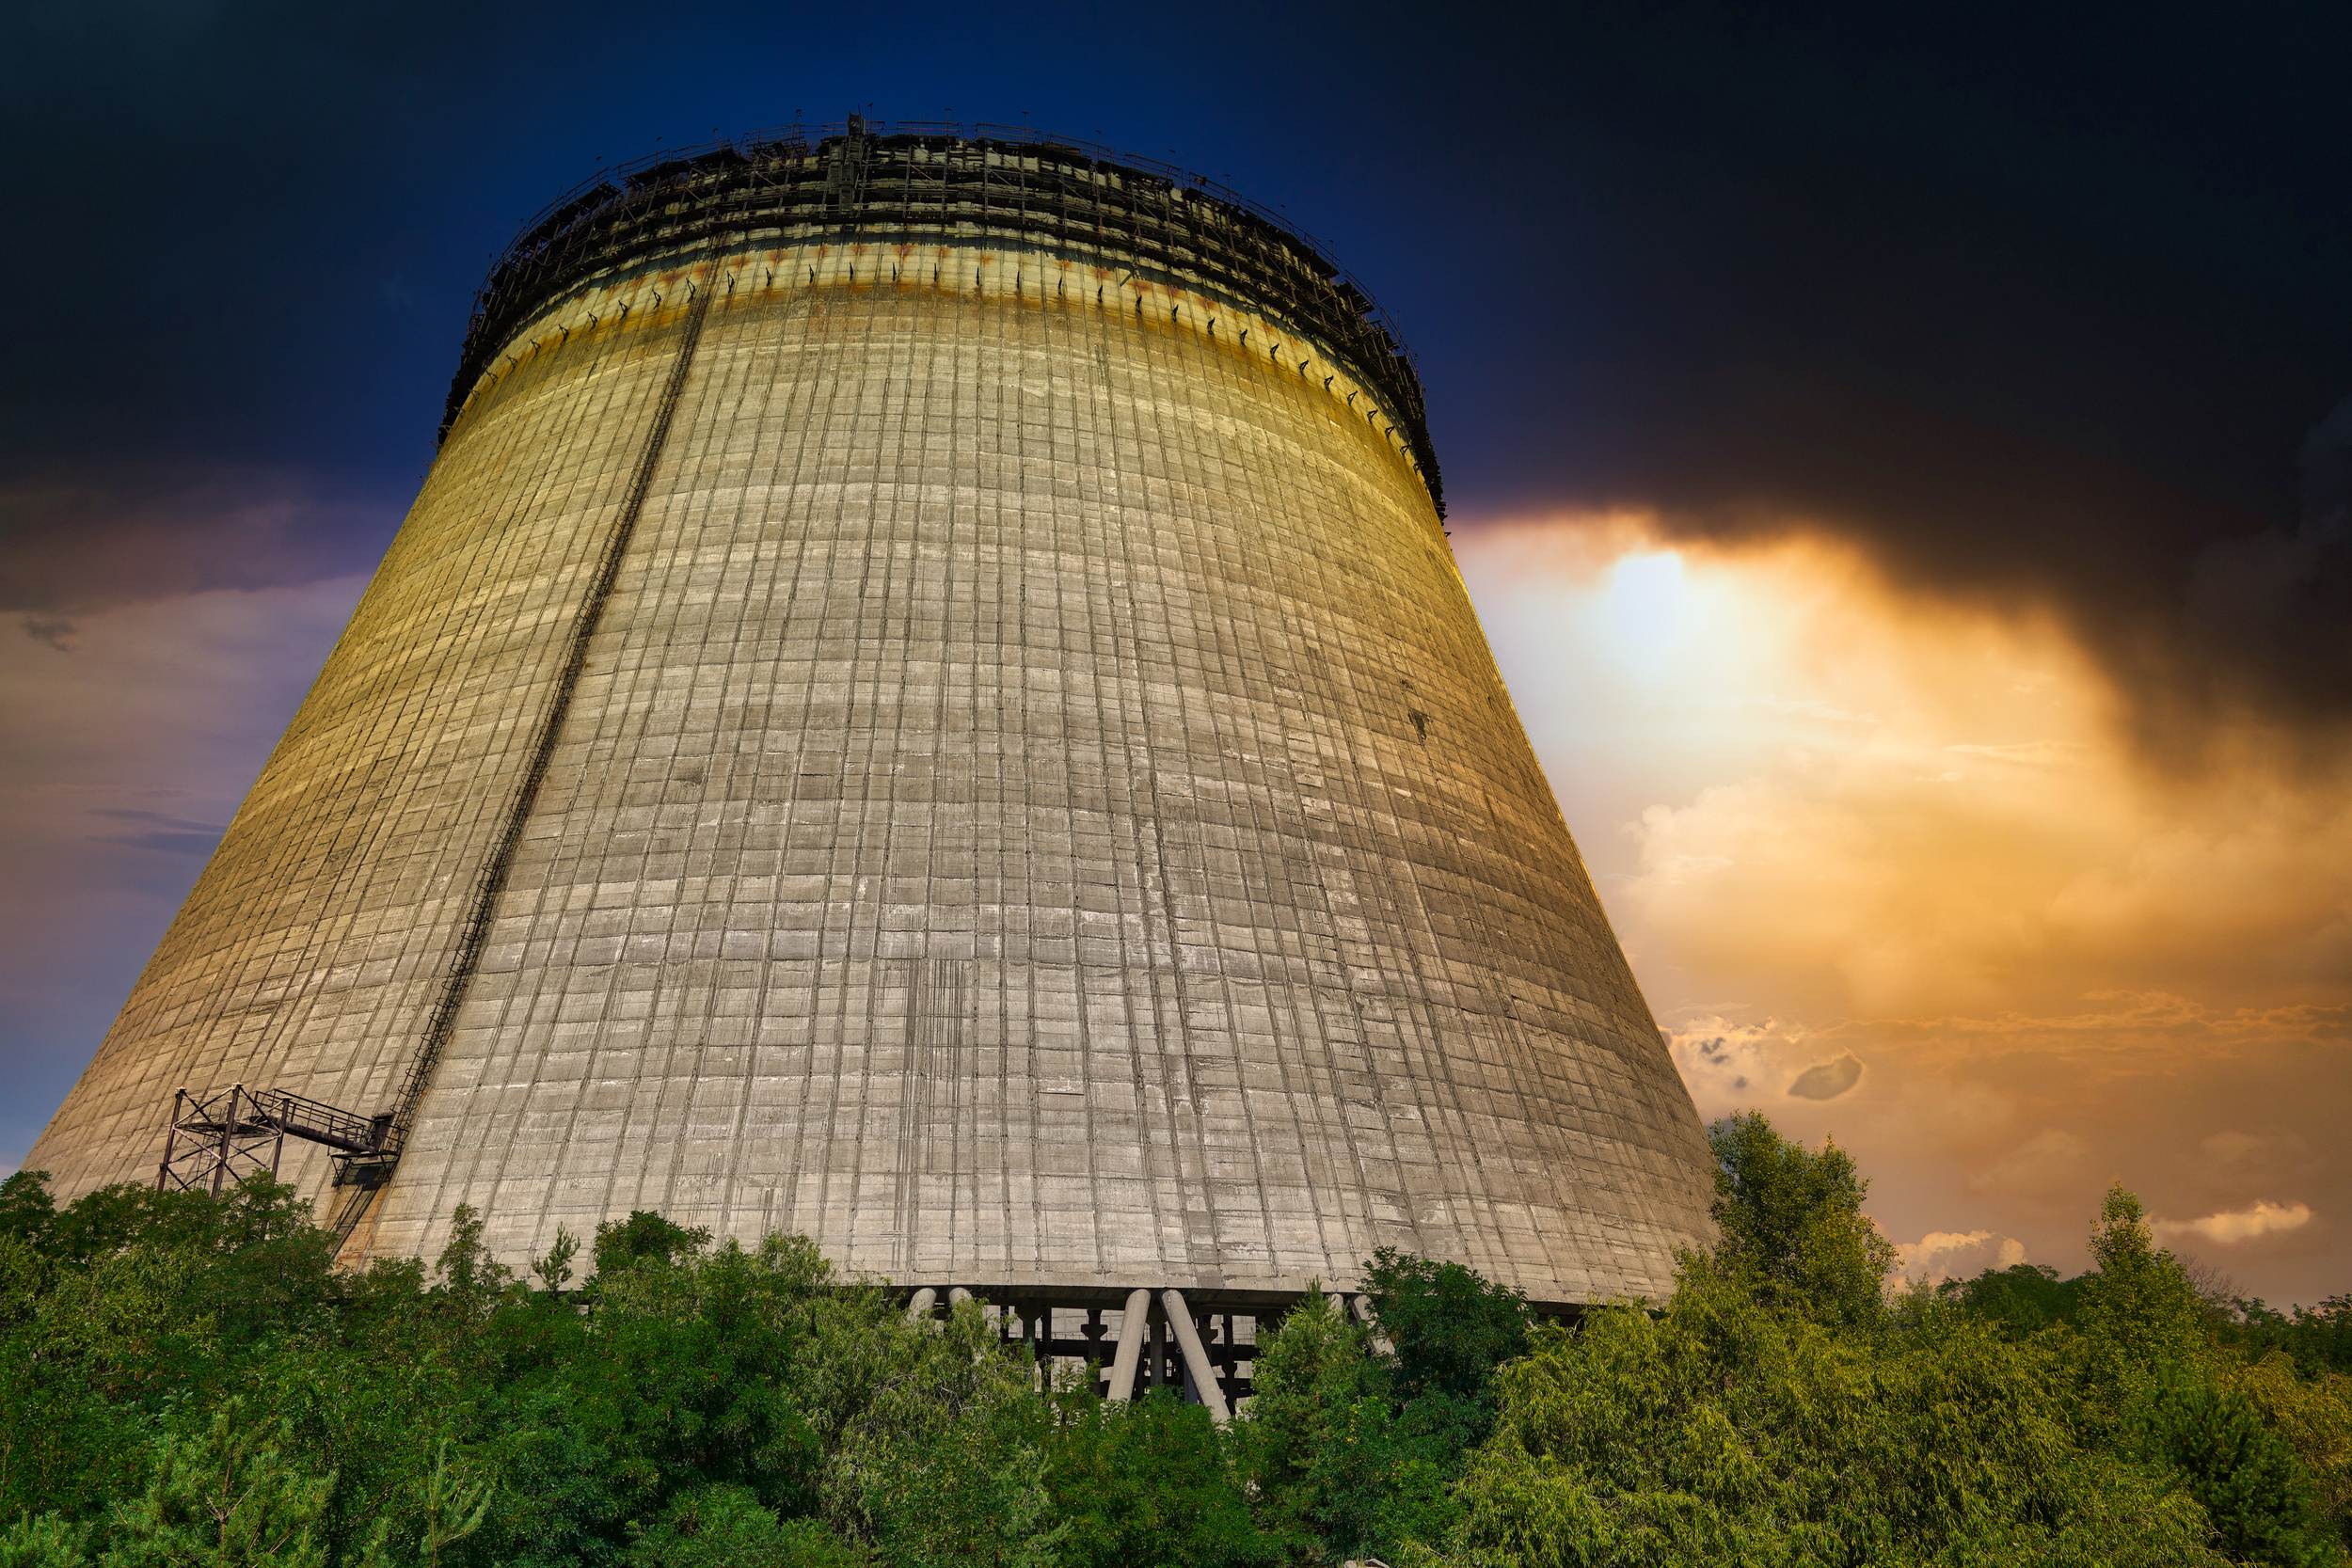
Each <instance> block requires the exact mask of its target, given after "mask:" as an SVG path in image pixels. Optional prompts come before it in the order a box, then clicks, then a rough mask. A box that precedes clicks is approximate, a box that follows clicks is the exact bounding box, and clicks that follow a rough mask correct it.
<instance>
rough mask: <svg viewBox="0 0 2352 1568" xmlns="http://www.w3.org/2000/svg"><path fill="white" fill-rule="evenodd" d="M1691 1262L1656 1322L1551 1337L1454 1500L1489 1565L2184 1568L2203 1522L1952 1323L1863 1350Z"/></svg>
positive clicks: (2031, 1367)
mask: <svg viewBox="0 0 2352 1568" xmlns="http://www.w3.org/2000/svg"><path fill="white" fill-rule="evenodd" d="M1775 1295H1776V1292H1772V1291H1769V1290H1767V1289H1766V1288H1765V1287H1764V1286H1763V1284H1762V1282H1761V1281H1759V1280H1758V1279H1757V1277H1756V1275H1755V1274H1754V1273H1752V1272H1750V1271H1748V1270H1745V1269H1726V1268H1724V1267H1722V1266H1721V1265H1718V1264H1716V1263H1714V1262H1713V1261H1712V1260H1710V1259H1705V1258H1691V1259H1686V1260H1685V1269H1684V1274H1683V1278H1682V1283H1681V1288H1680V1289H1679V1290H1678V1291H1677V1292H1676V1295H1675V1298H1674V1301H1673V1302H1672V1304H1671V1305H1670V1306H1669V1307H1667V1309H1666V1310H1665V1312H1664V1313H1663V1314H1662V1315H1661V1316H1659V1317H1656V1318H1653V1317H1651V1316H1650V1315H1649V1314H1647V1313H1645V1312H1642V1311H1639V1310H1636V1309H1634V1308H1630V1307H1616V1308H1611V1309H1607V1310H1603V1311H1600V1312H1597V1313H1595V1314H1593V1315H1592V1316H1591V1317H1590V1318H1589V1319H1588V1320H1587V1322H1586V1323H1585V1324H1584V1325H1583V1327H1582V1328H1581V1330H1579V1331H1577V1332H1574V1333H1570V1332H1566V1331H1562V1330H1556V1329H1554V1330H1546V1331H1543V1332H1542V1333H1541V1334H1540V1336H1539V1339H1538V1343H1537V1347H1536V1350H1535V1352H1534V1354H1532V1355H1530V1356H1529V1357H1528V1358H1527V1359H1526V1360H1524V1361H1521V1362H1519V1363H1518V1364H1516V1365H1514V1366H1512V1367H1510V1368H1507V1369H1505V1370H1504V1371H1503V1372H1502V1376H1501V1382H1502V1405H1503V1417H1502V1427H1501V1429H1500V1430H1499V1431H1498V1433H1497V1434H1496V1438H1495V1440H1494V1441H1493V1442H1492V1443H1490V1444H1489V1445H1487V1447H1486V1449H1484V1450H1482V1451H1481V1453H1480V1455H1479V1457H1478V1459H1477V1461H1476V1462H1475V1463H1474V1464H1473V1465H1472V1466H1471V1469H1470V1475H1469V1476H1468V1477H1467V1478H1466V1480H1465V1481H1464V1483H1463V1486H1462V1495H1463V1501H1464V1503H1465V1504H1466V1512H1467V1521H1466V1524H1465V1527H1464V1531H1463V1540H1464V1543H1465V1544H1467V1545H1469V1546H1470V1547H1472V1548H1473V1549H1476V1550H1479V1551H1484V1552H1486V1553H1488V1554H1491V1555H1492V1556H1493V1557H1494V1559H1495V1560H1498V1561H1515V1560H1516V1561H1524V1562H1528V1563H1536V1562H1544V1563H1553V1562H1557V1563H1647V1562H1657V1563H1702V1562H1705V1563H1714V1562H1721V1563H1734V1562H1768V1563H1770V1562H1789V1563H1795V1562H1809V1561H1824V1562H1827V1561H1839V1562H1843V1561H1928V1560H1935V1561H1945V1562H1986V1563H1992V1562H2007V1561H2018V1560H2059V1561H2066V1560H2074V1561H2107V1560H2119V1561H2135V1562H2145V1563H2159V1562H2165V1563H2196V1562H2205V1561H2209V1560H2211V1559H2210V1558H2209V1556H2208V1554H2207V1553H2206V1552H2205V1551H2204V1550H2203V1548H2202V1546H2201V1535H2202V1533H2203V1520H2202V1518H2201V1516H2200V1515H2199V1513H2198V1512H2197V1510H2196V1509H2195V1508H2194V1506H2193V1505H2188V1504H2186V1503H2185V1499H2175V1498H2172V1497H2167V1496H2166V1493H2165V1489H2164V1488H2163V1486H2162V1485H2161V1484H2160V1483H2158V1482H2156V1481H2153V1480H2152V1479H2150V1478H2148V1477H2146V1476H2144V1475H2143V1474H2141V1473H2139V1472H2137V1471H2135V1470H2133V1469H2132V1468H2130V1467H2129V1466H2127V1465H2121V1464H2118V1463H2115V1462H2113V1461H2110V1460H2106V1459H2103V1458H2102V1457H2100V1456H2098V1455H2094V1454H2090V1453H2086V1452H2083V1451H2081V1450H2079V1449H2076V1448H2075V1446H2074V1444H2073V1443H2072V1441H2071V1439H2070V1434H2069V1432H2068V1429H2067V1425H2066V1421H2065V1419H2064V1411H2063V1402H2062V1398H2061V1397H2060V1396H2059V1394H2058V1392H2057V1390H2056V1385H2057V1384H2058V1383H2059V1382H2060V1381H2061V1380H2059V1379H2058V1378H2056V1377H2054V1376H2053V1375H2052V1370H2051V1369H2050V1368H2048V1367H2046V1366H2044V1365H2042V1364H2041V1363H2040V1362H2039V1360H2038V1358H2035V1357H2029V1356H2021V1355H2018V1354H2015V1353H2013V1352H2012V1351H2010V1349H2009V1347H2007V1346H2006V1345H2004V1343H2003V1342H2002V1341H2001V1339H2000V1338H1999V1337H1998V1336H1997V1335H1996V1334H1994V1333H1993V1332H1991V1331H1990V1330H1989V1329H1987V1328H1985V1327H1983V1326H1981V1325H1979V1324H1978V1323H1974V1322H1972V1321H1970V1320H1969V1319H1967V1318H1966V1317H1965V1316H1964V1315H1963V1314H1962V1313H1960V1312H1958V1311H1956V1310H1955V1309H1953V1308H1952V1307H1948V1306H1946V1305H1941V1304H1934V1303H1927V1302H1921V1303H1918V1304H1915V1305H1914V1306H1912V1307H1909V1308H1908V1309H1907V1310H1906V1311H1904V1312H1903V1313H1901V1314H1899V1321H1898V1322H1897V1323H1895V1324H1893V1325H1890V1327H1889V1328H1888V1330H1887V1331H1886V1332H1884V1333H1883V1334H1881V1335H1879V1336H1876V1337H1874V1338H1867V1339H1866V1338H1862V1337H1859V1336H1856V1335H1853V1334H1851V1332H1850V1331H1844V1330H1841V1329H1840V1328H1839V1327H1838V1326H1836V1325H1834V1324H1825V1323H1820V1322H1818V1321H1816V1320H1815V1319H1814V1318H1813V1317H1812V1316H1811V1315H1810V1314H1807V1313H1803V1312H1797V1311H1791V1310H1788V1309H1787V1308H1786V1307H1781V1306H1780V1305H1778V1304H1777V1302H1776V1300H1775Z"/></svg>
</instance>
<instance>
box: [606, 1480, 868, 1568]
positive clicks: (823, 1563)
mask: <svg viewBox="0 0 2352 1568" xmlns="http://www.w3.org/2000/svg"><path fill="white" fill-rule="evenodd" d="M633 1534H634V1537H635V1539H634V1540H633V1541H632V1542H631V1544H630V1545H629V1548H628V1555H627V1556H626V1557H624V1558H623V1559H622V1560H623V1561H624V1562H626V1563H628V1565H629V1568H866V1564H868V1563H870V1562H871V1561H872V1560H873V1559H872V1556H871V1555H870V1554H869V1553H867V1552H866V1549H865V1548H864V1547H862V1546H859V1545H857V1544H854V1543H852V1542H849V1541H845V1540H843V1539H842V1538H841V1537H840V1536H839V1535H837V1534H835V1533H834V1531H833V1530H832V1529H830V1528H827V1527H826V1526H825V1525H824V1524H823V1523H822V1522H821V1521H819V1520H816V1519H779V1518H777V1517H776V1515H775V1513H774V1511H773V1510H771V1509H770V1508H768V1507H766V1506H765V1505H764V1504H762V1503H761V1502H760V1500H759V1495H758V1494H757V1493H755V1492H754V1491H752V1490H751V1489H750V1488H749V1487H745V1486H729V1485H726V1484H725V1483H723V1482H722V1483H721V1484H719V1485H716V1486H706V1487H701V1488H698V1489H696V1490H694V1491H691V1492H687V1493H684V1494H682V1495H680V1496H679V1497H678V1498H677V1499H676V1500H675V1502H673V1503H671V1505H670V1506H669V1508H668V1509H667V1510H666V1511H665V1512H664V1513H662V1515H661V1517H660V1519H659V1520H658V1521H657V1522H656V1523H655V1524H654V1525H653V1527H652V1528H646V1529H638V1530H635V1531H633Z"/></svg>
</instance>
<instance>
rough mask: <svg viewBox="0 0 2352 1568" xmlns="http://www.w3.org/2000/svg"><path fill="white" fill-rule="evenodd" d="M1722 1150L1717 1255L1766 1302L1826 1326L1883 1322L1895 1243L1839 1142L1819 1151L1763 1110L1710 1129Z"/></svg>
mask: <svg viewBox="0 0 2352 1568" xmlns="http://www.w3.org/2000/svg"><path fill="white" fill-rule="evenodd" d="M1707 1141H1708V1147H1709V1148H1712V1149H1713V1150H1714V1154H1715V1202H1714V1207H1713V1211H1712V1212H1713V1213H1714V1216H1715V1223H1716V1225H1717V1226H1718V1227H1721V1230H1722V1241H1721V1242H1720V1243H1718V1244H1717V1247H1716V1251H1715V1256H1716V1257H1717V1259H1720V1260H1721V1261H1722V1262H1723V1263H1724V1265H1726V1266H1727V1267H1729V1268H1731V1269H1733V1270H1735V1271H1737V1272H1740V1273H1742V1274H1744V1275H1748V1276H1749V1277H1750V1278H1751V1279H1752V1280H1753V1281H1754V1282H1755V1286H1756V1290H1757V1291H1759V1292H1760V1293H1761V1294H1762V1295H1763V1296H1764V1297H1765V1298H1766V1299H1768V1300H1770V1301H1771V1302H1772V1303H1774V1304H1775V1305H1777V1306H1780V1307H1785V1308H1787V1309H1788V1310H1791V1311H1800V1312H1804V1313H1807V1314H1809V1315H1811V1316H1812V1317H1815V1318H1818V1319H1820V1321H1821V1322H1823V1323H1846V1324H1850V1325H1856V1324H1864V1323H1872V1322H1875V1321H1876V1320H1877V1318H1878V1316H1879V1313H1880V1311H1881V1310H1882V1307H1883V1290H1884V1288H1885V1282H1886V1276H1887V1275H1888V1274H1889V1273H1890V1272H1891V1271H1892V1270H1893V1269H1894V1267H1895V1247H1894V1243H1891V1242H1889V1241H1888V1240H1887V1239H1886V1238H1885V1237H1884V1236H1883V1235H1881V1234H1880V1233H1879V1228H1878V1227H1877V1226H1875V1225H1873V1224H1871V1223H1870V1221H1869V1218H1868V1217H1867V1215H1865V1214H1864V1213H1863V1212H1862V1200H1863V1198H1864V1197H1865V1196H1867V1194H1868V1193H1869V1190H1870V1183H1869V1182H1868V1181H1867V1180H1863V1178H1862V1175H1861V1173H1860V1172H1859V1171H1857V1170H1856V1169H1855V1168H1854V1163H1853V1157H1852V1156H1851V1155H1850V1154H1848V1153H1847V1152H1846V1151H1845V1150H1844V1149H1842V1148H1838V1147H1837V1145H1836V1143H1834V1142H1824V1143H1823V1144H1822V1145H1821V1148H1820V1152H1819V1153H1816V1152H1814V1151H1813V1150H1811V1149H1808V1148H1805V1147H1804V1145H1803V1144H1801V1143H1796V1142H1794V1141H1792V1140H1790V1139H1788V1138H1784V1137H1782V1136H1781V1135H1780V1134H1779V1133H1778V1132H1774V1131H1773V1130H1772V1123H1771V1122H1769V1121H1767V1120H1766V1119H1765V1118H1764V1117H1763V1115H1762V1114H1761V1113H1760V1112H1753V1111H1751V1112H1747V1113H1744V1114H1742V1115H1740V1116H1734V1117H1725V1118H1724V1120H1722V1121H1719V1122H1717V1123H1715V1124H1714V1125H1713V1126H1712V1127H1710V1128H1708V1132H1707Z"/></svg>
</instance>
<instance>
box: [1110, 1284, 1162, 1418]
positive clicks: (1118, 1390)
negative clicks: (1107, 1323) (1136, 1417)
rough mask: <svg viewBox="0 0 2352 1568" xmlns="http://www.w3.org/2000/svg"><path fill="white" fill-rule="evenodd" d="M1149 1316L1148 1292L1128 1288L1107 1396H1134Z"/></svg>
mask: <svg viewBox="0 0 2352 1568" xmlns="http://www.w3.org/2000/svg"><path fill="white" fill-rule="evenodd" d="M1151 1316H1152V1292H1151V1291H1128V1292H1127V1306H1126V1307H1125V1309H1124V1310H1122V1311H1121V1312H1120V1317H1119V1352H1118V1354H1116V1355H1114V1356H1113V1357H1112V1358H1111V1386H1110V1397H1111V1398H1112V1399H1114V1400H1117V1401H1119V1402H1121V1403H1124V1402H1127V1401H1129V1400H1132V1399H1134V1398H1135V1397H1136V1364H1137V1363H1138V1362H1140V1361H1141V1360H1142V1359H1143V1332H1144V1325H1145V1323H1146V1322H1147V1320H1149V1319H1150V1318H1151Z"/></svg>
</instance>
